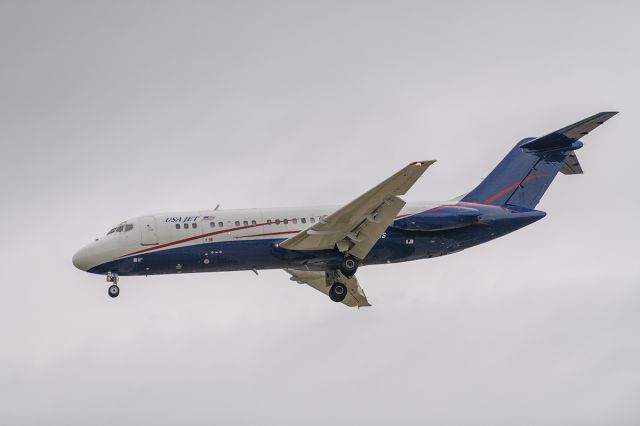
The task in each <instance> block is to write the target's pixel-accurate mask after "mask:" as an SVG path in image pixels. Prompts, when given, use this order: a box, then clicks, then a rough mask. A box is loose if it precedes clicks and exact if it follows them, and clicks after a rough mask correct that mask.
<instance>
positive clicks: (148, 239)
mask: <svg viewBox="0 0 640 426" xmlns="http://www.w3.org/2000/svg"><path fill="white" fill-rule="evenodd" d="M140 244H141V245H143V246H153V245H156V244H158V232H157V230H156V218H155V217H153V216H145V217H143V218H142V219H140Z"/></svg>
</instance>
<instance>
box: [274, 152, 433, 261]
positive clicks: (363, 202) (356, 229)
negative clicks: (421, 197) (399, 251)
mask: <svg viewBox="0 0 640 426" xmlns="http://www.w3.org/2000/svg"><path fill="white" fill-rule="evenodd" d="M433 163H435V161H420V162H415V163H411V164H409V165H408V166H406V167H405V168H403V169H402V170H400V171H399V172H397V173H396V174H394V175H393V176H391V177H390V178H388V179H386V180H385V181H383V182H382V183H380V184H378V185H377V186H376V187H374V188H373V189H371V190H369V191H367V192H365V193H364V194H362V195H361V196H359V197H358V198H356V199H355V200H353V201H352V202H350V203H349V204H347V205H346V206H344V207H342V208H340V209H339V210H338V211H336V212H334V213H332V214H331V215H329V216H327V217H326V218H324V219H323V220H322V221H320V223H317V224H315V225H313V226H312V227H310V228H307V229H306V230H304V231H301V232H300V233H298V234H296V235H294V236H293V237H291V238H289V239H287V240H285V241H283V242H282V243H280V247H282V248H285V249H288V250H325V249H329V250H330V249H333V248H336V247H337V248H338V250H340V251H341V252H345V253H349V254H351V255H353V256H355V257H358V258H359V259H363V258H364V257H366V255H367V254H368V253H369V251H370V250H371V248H372V247H373V245H374V244H375V243H376V241H378V239H379V238H380V236H381V235H382V233H383V232H384V230H385V229H387V227H388V226H389V225H390V224H391V222H393V220H394V219H395V217H396V215H397V214H398V212H400V210H401V209H402V207H403V206H404V204H405V202H404V201H403V200H402V199H400V198H399V197H398V195H404V194H406V193H407V191H408V190H409V188H411V187H412V186H413V184H414V183H415V182H416V181H417V180H418V178H419V177H420V176H422V174H423V173H424V172H425V171H426V170H427V169H428V168H429V166H431V165H432V164H433Z"/></svg>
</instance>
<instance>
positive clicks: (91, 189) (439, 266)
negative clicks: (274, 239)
mask: <svg viewBox="0 0 640 426" xmlns="http://www.w3.org/2000/svg"><path fill="white" fill-rule="evenodd" d="M639 14H640V10H639V8H638V6H637V2H631V1H630V2H602V1H579V2H566V3H561V4H560V2H555V1H554V2H549V3H544V2H537V1H536V2H513V1H504V2H427V1H423V2H401V1H388V2H373V1H367V2H348V1H337V2H331V1H323V2H300V1H291V2H277V1H272V2H262V1H258V2H231V1H229V2H183V1H181V2H178V1H176V2H131V1H126V2H115V1H108V2H81V1H77V2H63V1H58V2H49V1H42V2H32V1H15V2H12V1H6V0H5V1H0V143H1V144H2V154H1V156H0V182H1V183H0V197H1V200H2V209H0V218H1V219H2V223H3V225H4V226H3V233H2V239H1V240H0V256H1V259H2V261H3V262H2V263H3V265H4V270H3V276H2V280H1V284H0V286H1V288H2V297H0V321H1V322H2V325H1V326H0V345H1V349H0V365H1V366H2V367H0V423H2V424H7V425H19V424H47V425H50V424H61V425H72V424H77V425H89V424H91V425H93V424H95V425H113V424H123V425H129V424H131V425H135V424H230V425H255V424H278V425H294V424H295V425H299V424H314V425H326V424H329V422H330V424H336V425H341V424H370V425H389V424H415V425H424V424H437V425H462V424H464V425H514V424H518V425H521V424H527V425H602V424H611V425H635V424H638V423H639V422H640V405H638V395H640V343H639V342H638V335H639V334H640V287H639V286H640V267H639V266H638V260H637V253H638V252H637V245H636V244H637V242H638V239H639V237H640V232H639V231H638V225H637V223H636V221H637V219H638V216H639V213H638V212H639V211H640V203H639V201H638V188H637V185H638V181H639V180H640V172H639V167H638V165H637V163H638V156H639V155H640V149H639V148H638V143H637V142H636V139H637V136H636V133H637V128H636V127H637V123H638V114H639V113H640V103H639V101H638V99H639V98H640V83H639V80H638V76H639V75H640V48H639V47H640V46H639V43H640V42H639V40H640V26H638V23H637V18H638V16H639ZM606 110H619V111H621V114H619V115H618V116H616V117H615V118H614V119H612V120H610V121H609V122H607V123H606V124H605V125H604V126H602V127H601V128H599V129H597V130H596V131H594V132H593V133H592V134H591V135H589V136H587V137H586V138H585V139H584V141H585V145H586V146H585V148H584V149H583V150H581V151H580V152H579V155H580V160H581V163H582V166H583V168H584V170H585V175H582V176H559V177H558V179H557V180H556V181H555V182H554V184H553V186H552V187H551V189H550V190H549V191H548V192H547V194H546V195H545V197H544V198H543V200H542V202H541V204H540V205H539V208H540V209H542V210H545V211H547V212H548V216H547V217H546V218H545V219H544V220H542V221H540V222H538V223H536V224H534V225H532V226H531V227H529V228H526V229H524V230H522V231H519V232H517V233H515V234H512V235H509V236H507V237H504V238H502V239H499V240H497V241H494V242H491V243H488V244H485V245H483V246H480V247H476V248H473V249H470V250H467V251H464V252H462V253H459V254H455V255H452V256H447V257H444V258H439V259H433V260H428V261H419V262H412V263H406V264H396V265H388V266H371V267H367V268H364V269H362V270H360V271H359V272H358V276H359V278H360V282H361V284H362V285H363V287H364V288H365V290H366V291H367V295H368V296H369V299H370V300H371V301H372V303H373V304H374V307H373V308H370V309H361V310H350V309H347V308H345V307H344V306H343V305H341V304H334V303H332V302H330V301H329V300H328V299H327V298H325V297H323V296H322V295H321V294H319V293H318V292H316V291H315V290H313V289H310V288H307V287H306V286H299V285H296V284H294V283H292V282H290V281H288V277H287V274H285V273H284V272H282V271H278V270H276V271H265V272H262V273H261V274H260V276H255V275H254V274H253V273H251V272H236V273H217V274H195V275H182V276H163V277H149V278H143V277H130V278H126V277H125V278H123V279H122V280H121V290H122V291H121V295H120V297H119V298H118V299H116V300H112V299H110V298H109V297H108V296H107V293H106V288H107V285H106V283H105V281H104V278H103V277H99V276H95V275H89V274H86V273H83V272H80V271H78V270H76V269H75V268H74V267H73V266H72V264H71V257H72V255H73V253H74V252H75V251H76V249H78V248H79V247H80V246H82V245H84V244H86V243H87V242H89V241H91V240H92V239H93V238H95V237H97V236H99V235H102V234H104V233H105V232H106V231H107V230H108V229H109V227H111V226H112V225H113V224H115V223H118V222H120V221H122V220H125V219H127V218H130V217H133V216H138V215H141V214H145V213H153V212H161V211H175V210H190V209H205V208H212V207H214V206H215V205H216V204H218V203H220V204H222V207H223V208H242V207H257V206H264V207H271V206H289V205H306V204H333V203H335V204H340V203H345V202H348V201H350V200H351V199H352V198H354V197H355V196H357V195H359V194H360V193H362V192H363V191H365V190H367V189H368V188H370V187H371V186H373V185H375V184H376V183H378V182H379V181H380V180H382V179H384V178H386V177H387V176H388V175H390V174H392V173H393V172H395V171H396V170H397V169H399V168H400V167H402V166H403V165H405V164H406V163H408V162H410V161H413V160H424V159H432V158H435V159H438V160H439V161H438V163H436V165H435V166H434V167H432V168H430V169H429V171H428V172H427V173H426V174H425V175H424V177H423V178H422V179H421V180H420V182H418V184H416V185H415V186H414V187H413V189H412V190H411V191H410V193H409V194H408V195H407V197H406V199H407V200H409V201H417V200H427V199H447V198H450V197H453V196H456V195H458V194H461V193H464V192H466V191H468V190H470V189H471V188H472V187H473V186H475V185H476V184H477V183H478V182H479V181H480V179H481V178H482V177H484V176H486V174H487V173H488V172H489V171H490V170H491V169H492V168H493V167H494V165H495V164H496V163H497V162H498V161H499V160H500V159H501V158H502V156H503V155H504V154H505V153H506V152H507V151H508V150H509V149H510V148H511V147H512V146H513V144H514V143H515V142H516V141H517V140H519V139H521V138H523V137H526V136H536V135H540V134H543V133H546V132H548V131H552V130H555V129H557V128H560V127H562V126H564V125H566V124H569V123H572V122H574V121H577V120H579V119H581V118H584V117H586V116H588V115H591V114H593V113H596V112H599V111H606Z"/></svg>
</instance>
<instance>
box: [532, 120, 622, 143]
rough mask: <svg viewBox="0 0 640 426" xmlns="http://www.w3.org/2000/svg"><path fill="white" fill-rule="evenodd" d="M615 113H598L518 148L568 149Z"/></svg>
mask: <svg viewBox="0 0 640 426" xmlns="http://www.w3.org/2000/svg"><path fill="white" fill-rule="evenodd" d="M616 114H617V112H599V113H598V114H595V115H592V116H591V117H589V118H585V119H584V120H581V121H578V122H577V123H573V124H571V125H569V126H567V127H563V128H562V129H560V130H556V131H555V132H552V133H549V134H548V135H545V136H541V137H539V138H536V139H533V140H531V141H528V142H526V143H524V144H522V145H520V148H524V149H527V150H531V151H545V150H550V149H559V148H564V147H567V148H568V147H570V146H571V145H572V144H573V143H574V142H575V141H577V140H578V139H580V138H581V137H583V136H585V135H588V134H589V132H591V131H592V130H593V129H595V128H596V127H598V126H599V125H601V124H602V123H604V122H605V121H607V120H608V119H610V118H611V117H613V116H614V115H616Z"/></svg>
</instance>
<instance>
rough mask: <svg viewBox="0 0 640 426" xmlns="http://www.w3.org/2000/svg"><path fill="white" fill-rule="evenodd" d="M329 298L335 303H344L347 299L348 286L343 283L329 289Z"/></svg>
mask: <svg viewBox="0 0 640 426" xmlns="http://www.w3.org/2000/svg"><path fill="white" fill-rule="evenodd" d="M329 297H330V298H331V300H333V301H334V302H342V301H343V300H344V298H345V297H347V286H346V285H344V284H342V283H335V284H334V285H332V286H331V288H330V289H329Z"/></svg>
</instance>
